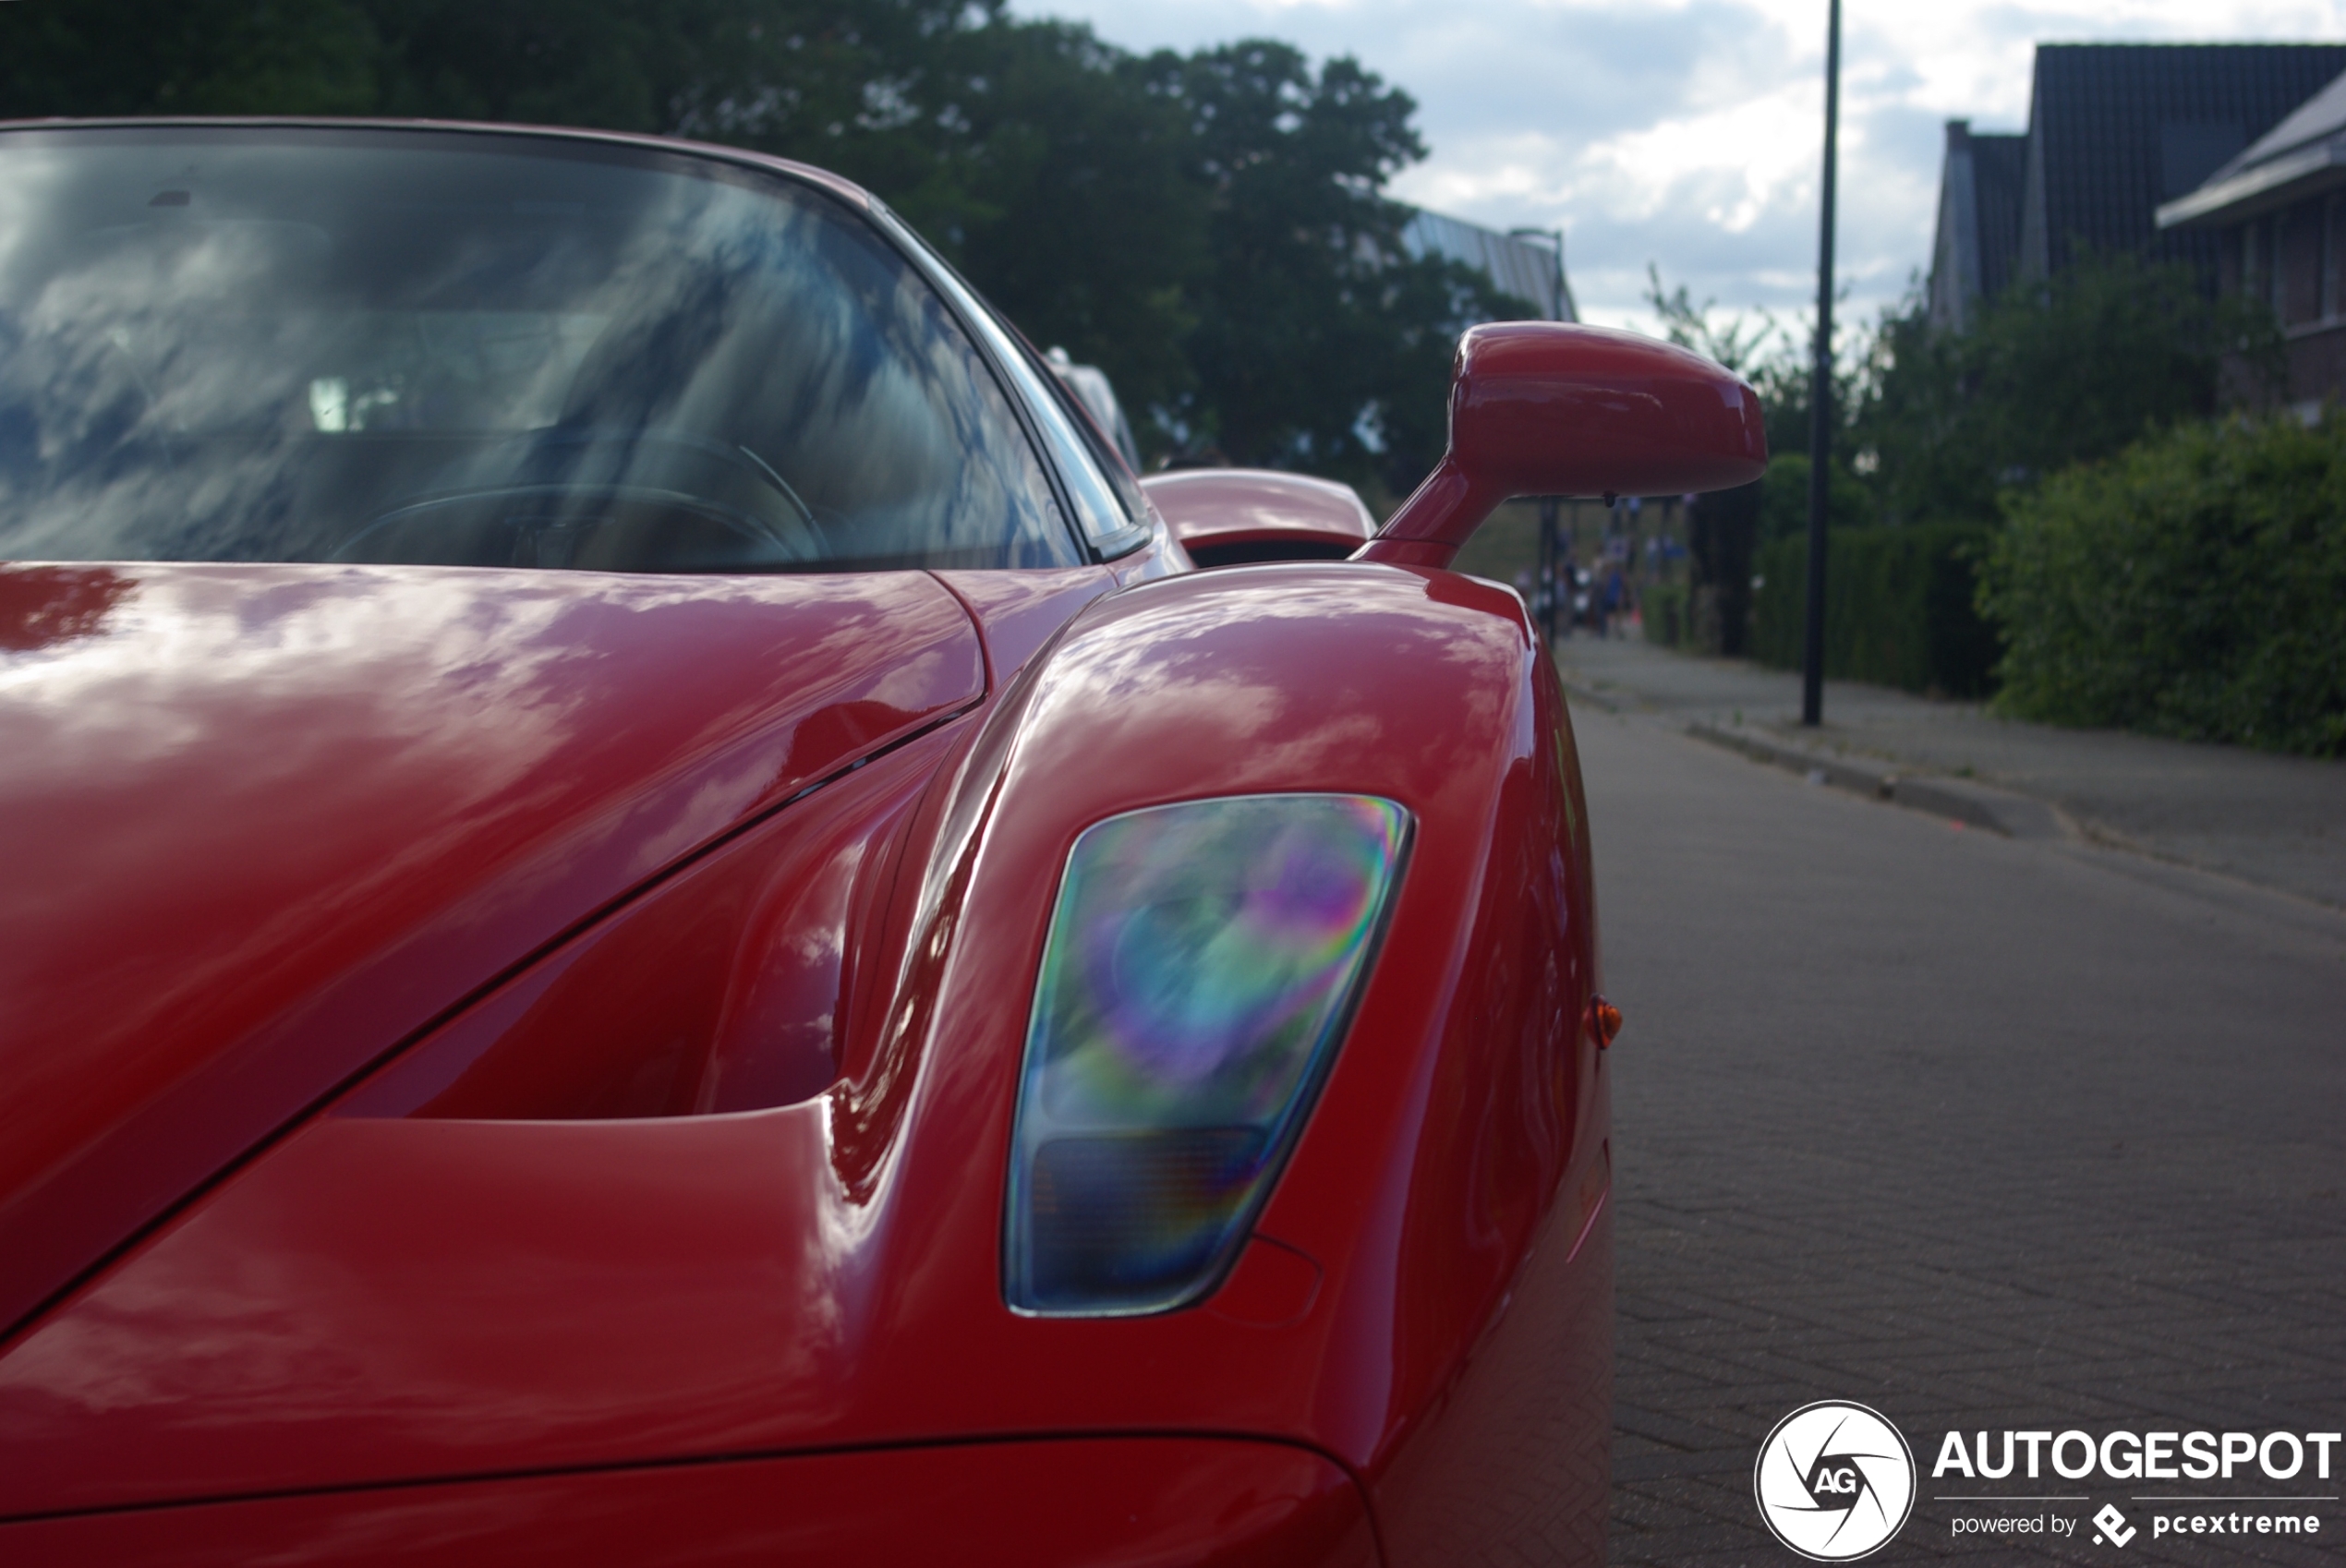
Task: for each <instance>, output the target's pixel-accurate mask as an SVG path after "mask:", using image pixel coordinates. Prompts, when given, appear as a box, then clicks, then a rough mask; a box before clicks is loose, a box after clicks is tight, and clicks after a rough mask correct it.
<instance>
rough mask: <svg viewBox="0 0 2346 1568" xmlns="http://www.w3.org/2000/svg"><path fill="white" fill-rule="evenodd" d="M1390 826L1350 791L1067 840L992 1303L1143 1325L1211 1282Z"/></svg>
mask: <svg viewBox="0 0 2346 1568" xmlns="http://www.w3.org/2000/svg"><path fill="white" fill-rule="evenodd" d="M1408 837H1409V813H1407V812H1406V811H1404V810H1402V809H1401V807H1399V806H1397V805H1396V804H1394V803H1393V802H1390V801H1385V800H1378V799H1376V798H1374V797H1373V796H1367V795H1249V796H1241V797H1237V798H1233V799H1228V800H1216V801H1191V802H1183V803H1181V804H1179V805H1169V806H1156V807H1152V808H1151V809H1149V810H1146V811H1137V812H1131V813H1129V814H1125V815H1123V816H1117V817H1110V818H1109V819H1108V820H1106V822H1102V823H1098V824H1095V825H1094V826H1092V827H1090V828H1087V829H1086V830H1085V831H1084V833H1083V835H1082V837H1081V838H1077V839H1076V841H1075V848H1074V850H1072V851H1071V852H1070V854H1069V856H1068V863H1067V874H1066V877H1065V879H1064V880H1063V881H1062V882H1061V883H1060V886H1059V896H1058V904H1057V906H1056V907H1055V908H1054V909H1053V911H1052V914H1051V927H1050V934H1049V936H1048V938H1047V940H1046V943H1045V946H1044V949H1043V967H1042V973H1041V976H1040V978H1039V980H1038V981H1037V983H1036V985H1035V993H1034V1016H1033V1018H1032V1019H1031V1020H1030V1021H1029V1023H1028V1025H1027V1034H1026V1057H1025V1064H1024V1067H1023V1068H1022V1072H1021V1075H1020V1082H1019V1101H1018V1119H1017V1124H1016V1130H1015V1132H1014V1133H1013V1135H1012V1142H1011V1151H1010V1195H1009V1213H1008V1223H1007V1225H1006V1227H1005V1228H1006V1236H1005V1252H1006V1257H1005V1260H1004V1275H1005V1282H1006V1292H1007V1295H1008V1297H1009V1298H1010V1305H1011V1306H1012V1307H1013V1308H1015V1309H1019V1310H1021V1311H1026V1312H1037V1313H1053V1314H1061V1313H1071V1314H1110V1313H1134V1312H1153V1311H1162V1310H1164V1309H1167V1308H1172V1307H1179V1306H1180V1305H1182V1304H1183V1303H1185V1302H1188V1301H1192V1300H1194V1299H1196V1298H1197V1297H1200V1296H1203V1294H1205V1292H1206V1291H1208V1290H1209V1289H1211V1288H1212V1287H1213V1285H1215V1283H1216V1282H1218V1281H1219V1280H1220V1278H1221V1276H1222V1274H1223V1272H1224V1271H1225V1270H1226V1269H1227V1267H1228V1265H1229V1262H1230V1260H1231V1258H1232V1257H1233V1256H1234V1255H1235V1254H1236V1252H1237V1250H1238V1248H1239V1247H1240V1244H1241V1243H1242V1242H1243V1241H1244V1240H1245V1237H1246V1233H1247V1229H1248V1227H1249V1226H1250V1225H1251V1224H1252V1222H1253V1219H1254V1216H1255V1214H1256V1212H1258V1211H1259V1210H1260V1209H1261V1208H1262V1205H1263V1201H1264V1199H1265V1198H1266V1197H1268V1196H1269V1193H1270V1188H1271V1184H1272V1182H1273V1181H1274V1180H1275V1179H1276V1176H1277V1175H1278V1171H1279V1167H1280V1165H1281V1164H1282V1163H1283V1162H1284V1161H1285V1159H1286V1157H1287V1153H1288V1149H1289V1148H1290V1147H1291V1146H1292V1145H1293V1143H1294V1141H1295V1138H1296V1135H1297V1133H1298V1132H1299V1130H1300V1128H1301V1126H1302V1123H1303V1120H1304V1117H1305V1116H1306V1114H1307V1113H1308V1112H1309V1110H1310V1108H1311V1104H1312V1096H1313V1095H1314V1094H1315V1093H1316V1092H1317V1091H1318V1088H1319V1082H1320V1080H1321V1079H1322V1078H1323V1077H1324V1075H1325V1073H1326V1070H1327V1067H1328V1064H1329V1062H1330V1060H1331V1059H1332V1058H1333V1057H1334V1055H1335V1052H1336V1043H1337V1041H1338V1039H1339V1038H1340V1037H1341V1035H1342V1034H1343V1032H1344V1028H1345V1025H1346V1024H1347V1022H1348V1020H1349V1019H1350V1016H1351V1012H1352V1007H1353V1005H1354V1002H1355V1001H1356V999H1357V997H1358V995H1359V993H1360V985H1361V982H1362V980H1363V978H1364V977H1365V975H1366V974H1367V972H1368V967H1369V961H1370V959H1371V958H1372V956H1373V950H1374V948H1375V946H1376V939H1377V936H1378V934H1379V933H1380V931H1381V930H1382V928H1383V926H1384V923H1385V912H1386V910H1387V907H1388V905H1389V904H1390V903H1391V900H1392V892H1393V887H1394V884H1395V882H1396V880H1397V876H1398V874H1399V871H1400V864H1401V858H1402V854H1403V851H1404V850H1405V849H1406V847H1407V841H1408Z"/></svg>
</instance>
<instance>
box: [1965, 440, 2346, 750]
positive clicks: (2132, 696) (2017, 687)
mask: <svg viewBox="0 0 2346 1568" xmlns="http://www.w3.org/2000/svg"><path fill="white" fill-rule="evenodd" d="M1980 603H1981V606H1982V608H1983V609H1985V610H1986V611H1987V613H1988V614H1989V617H1990V618H1991V619H1993V620H1994V621H1997V622H1999V623H2001V626H2002V628H2003V631H2004V635H2005V637H2006V639H2007V643H2006V651H2005V653H2004V656H2003V662H2002V664H2001V668H2000V673H2001V676H2002V679H2003V690H2002V693H2001V695H2000V696H1999V698H1998V699H1997V700H1998V703H1999V706H2001V707H2003V708H2004V709H2006V710H2007V711H2009V712H2011V713H2013V714H2014V715H2016V716H2018V717H2020V718H2036V719H2043V720H2048V721H2050V722H2052V723H2056V724H2077V725H2118V726H2123V727H2125V728H2128V729H2134V730H2149V731H2151V732H2153V733H2157V734H2165V735H2175V736H2180V737H2182V738H2184V739H2187V740H2214V741H2231V742H2240V743H2242V744H2246V745H2254V746H2260V747H2264V748H2267V749H2269V750H2279V751H2294V752H2305V753H2310V754H2315V755H2324V756H2339V755H2346V415H2341V414H2340V413H2338V412H2336V411H2333V412H2331V413H2330V414H2329V416H2328V417H2326V418H2325V419H2324V420H2323V421H2322V422H2321V423H2319V424H2318V425H2316V426H2315V427H2313V428H2305V427H2304V426H2302V425H2301V424H2299V423H2298V421H2296V420H2295V419H2293V418H2287V417H2282V418H2279V419H2265V420H2258V419H2246V418H2239V419H2231V420H2227V421H2223V422H2221V423H2187V424H2183V425H2181V426H2179V427H2177V428H2175V429H2173V430H2172V431H2170V432H2167V433H2165V434H2162V435H2159V436H2156V437H2153V438H2150V439H2148V440H2144V441H2141V442H2139V443H2137V444H2136V445H2134V446H2133V447H2131V448H2129V449H2128V450H2127V451H2125V452H2122V453H2121V454H2120V455H2119V456H2117V457H2115V458H2113V459H2110V461H2108V462H2104V463H2098V464H2080V465H2078V466H2075V467H2072V468H2069V469H2067V470H2065V471H2063V472H2062V473H2061V474H2059V475H2056V476H2053V477H2052V478H2050V479H2049V480H2047V481H2046V482H2045V483H2044V484H2043V485H2042V486H2040V487H2039V488H2036V489H2035V490H2033V491H2030V492H2028V493H2026V494H2023V495H2020V496H2017V497H2015V498H2013V501H2012V502H2011V504H2010V508H2009V519H2008V521H2007V522H2006V524H2005V525H2004V527H2003V528H2002V530H2001V532H2000V533H1999V534H1998V535H1997V536H1996V540H1995V545H1994V548H1993V549H1992V551H1991V552H1990V554H1989V559H1988V561H1987V570H1986V573H1985V577H1984V581H1983V583H1982V591H1981V594H1980Z"/></svg>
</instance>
